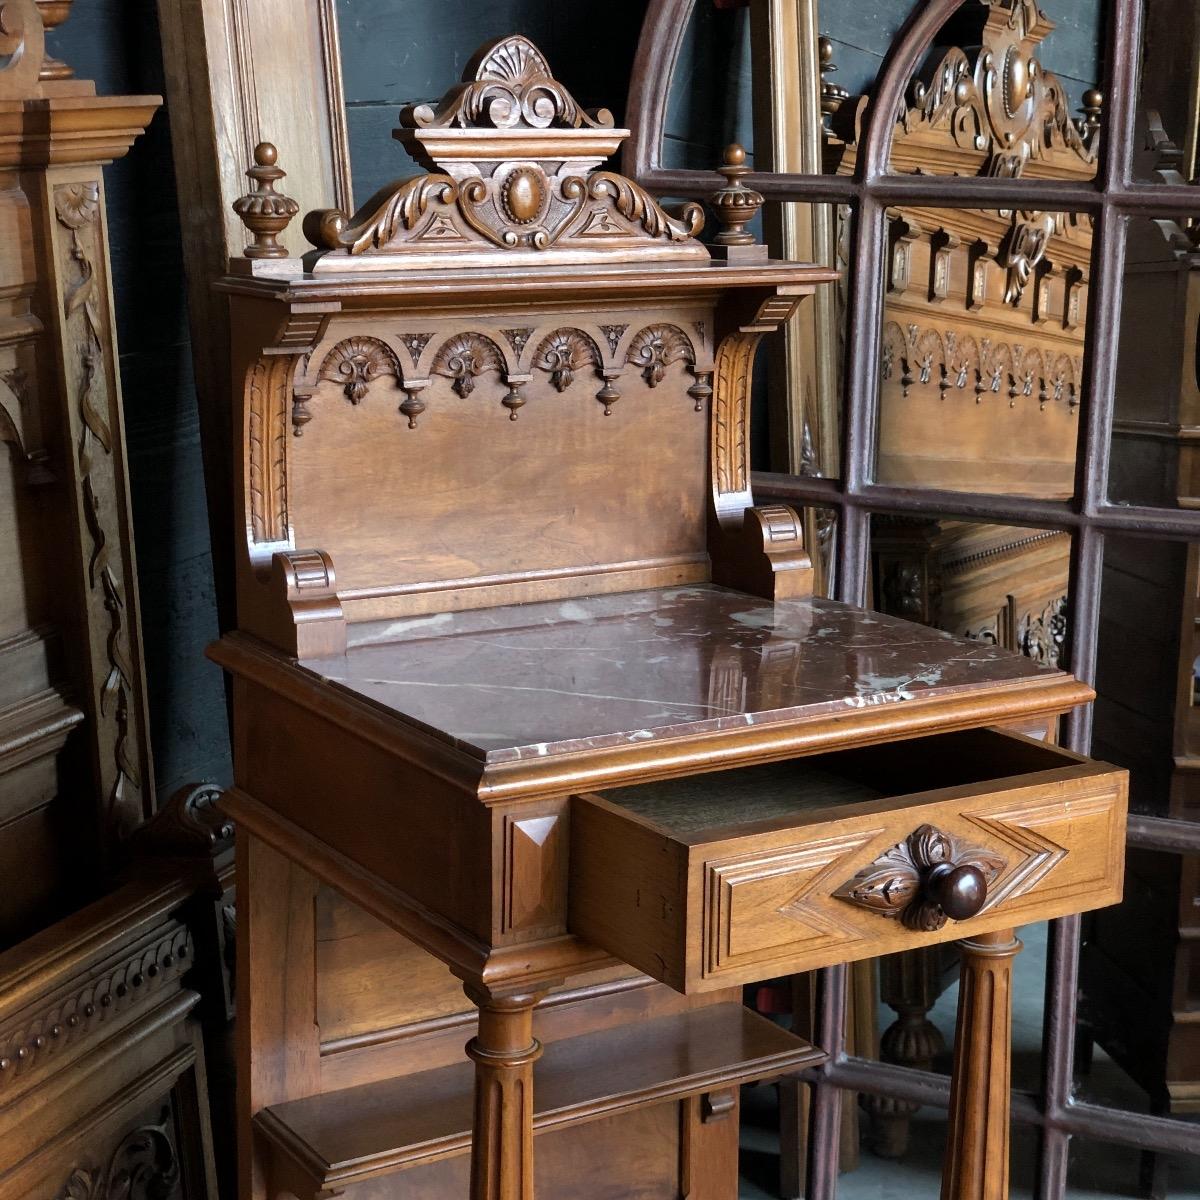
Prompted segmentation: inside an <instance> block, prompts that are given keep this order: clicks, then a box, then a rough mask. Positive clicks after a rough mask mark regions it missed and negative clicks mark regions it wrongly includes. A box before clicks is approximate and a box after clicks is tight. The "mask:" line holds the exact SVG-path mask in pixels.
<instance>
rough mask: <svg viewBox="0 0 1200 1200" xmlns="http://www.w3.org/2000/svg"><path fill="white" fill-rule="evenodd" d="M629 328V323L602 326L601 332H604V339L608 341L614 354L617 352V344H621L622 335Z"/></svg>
mask: <svg viewBox="0 0 1200 1200" xmlns="http://www.w3.org/2000/svg"><path fill="white" fill-rule="evenodd" d="M628 328H629V326H628V325H601V326H600V332H601V333H603V334H604V340H605V341H606V342H608V348H609V350H610V351H611V352H612V353H613V354H616V352H617V346H619V345H620V343H621V337H622V335H623V334H624V333H625V330H627V329H628Z"/></svg>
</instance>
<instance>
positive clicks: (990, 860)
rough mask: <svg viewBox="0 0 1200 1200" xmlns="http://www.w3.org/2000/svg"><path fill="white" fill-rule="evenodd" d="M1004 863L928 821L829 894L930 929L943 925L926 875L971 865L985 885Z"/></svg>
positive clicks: (912, 926) (943, 915)
mask: <svg viewBox="0 0 1200 1200" xmlns="http://www.w3.org/2000/svg"><path fill="white" fill-rule="evenodd" d="M1005 866H1006V862H1005V860H1004V859H1003V858H1001V857H1000V856H999V855H997V854H995V853H993V852H992V851H990V850H986V849H984V848H983V847H981V846H973V845H968V844H966V843H964V842H962V841H959V840H958V839H957V838H953V837H951V836H950V835H949V834H947V833H943V832H942V831H941V830H940V829H936V828H935V827H934V826H932V825H922V826H921V827H920V828H919V829H917V830H916V831H915V832H913V833H911V834H909V836H908V837H907V838H905V839H904V841H902V842H900V843H899V844H898V845H895V846H893V847H892V848H891V849H890V850H888V851H886V852H885V853H884V854H882V855H880V857H879V858H877V859H876V860H875V861H874V862H873V863H871V865H870V866H868V867H866V868H864V869H863V870H861V871H859V872H858V874H857V875H855V876H854V878H853V879H850V880H848V881H847V882H846V883H844V884H842V886H841V887H839V888H838V889H837V891H835V892H834V893H833V894H834V895H835V896H836V897H837V898H838V899H840V900H845V901H847V902H848V903H850V904H854V905H857V906H858V907H860V908H865V909H868V910H869V911H871V912H874V913H878V914H879V915H880V916H882V917H888V918H891V919H893V920H899V921H901V922H902V923H903V924H904V925H905V926H906V927H907V928H909V929H914V930H918V931H920V932H924V933H932V932H934V931H935V930H938V929H941V928H942V926H943V925H945V924H946V921H947V919H948V918H947V915H946V913H945V911H944V910H943V908H942V905H941V904H940V903H939V902H938V901H937V900H935V899H934V898H932V897H931V896H930V895H929V894H928V889H929V885H930V882H931V876H932V875H933V873H934V872H938V871H943V870H945V869H947V868H954V869H959V868H963V867H968V868H974V869H975V870H977V871H978V872H979V873H980V874H981V875H982V876H983V880H984V883H985V884H986V886H987V887H989V888H990V887H991V885H992V884H993V883H994V882H995V881H996V879H997V878H998V877H999V875H1000V872H1001V871H1003V870H1004V868H1005Z"/></svg>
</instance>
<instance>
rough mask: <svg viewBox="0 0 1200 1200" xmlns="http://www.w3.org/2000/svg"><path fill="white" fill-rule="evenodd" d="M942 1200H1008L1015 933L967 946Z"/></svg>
mask: <svg viewBox="0 0 1200 1200" xmlns="http://www.w3.org/2000/svg"><path fill="white" fill-rule="evenodd" d="M960 947H961V949H962V976H961V981H960V983H959V994H958V1025H957V1029H956V1032H955V1039H954V1077H953V1082H952V1084H951V1087H950V1128H949V1134H948V1145H947V1147H946V1160H945V1165H944V1167H943V1169H942V1200H1007V1197H1008V1158H1009V1128H1008V1127H1009V1085H1010V1076H1011V1065H1012V960H1013V959H1014V958H1015V957H1016V955H1017V953H1018V952H1019V951H1020V949H1021V943H1020V941H1018V940H1017V938H1016V936H1015V935H1014V933H1013V931H1012V930H1011V929H1001V930H998V931H997V932H995V933H985V934H980V935H979V937H977V938H973V939H968V940H964V941H962V942H961V943H960Z"/></svg>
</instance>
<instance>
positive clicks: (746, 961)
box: [704, 831, 873, 975]
mask: <svg viewBox="0 0 1200 1200" xmlns="http://www.w3.org/2000/svg"><path fill="white" fill-rule="evenodd" d="M872 833H873V831H865V832H863V833H860V834H857V835H854V836H851V837H845V838H835V839H831V840H826V841H820V842H817V843H815V844H812V845H803V846H798V847H795V848H793V849H788V848H783V849H781V850H779V851H772V852H770V853H768V854H765V855H764V854H761V853H758V854H752V855H747V856H741V857H739V858H733V859H726V860H718V861H716V862H709V863H706V864H705V868H704V869H705V877H706V878H705V892H706V896H707V904H706V908H707V914H708V916H707V924H706V942H707V956H706V959H707V961H706V974H709V975H715V974H717V973H718V972H720V971H722V970H724V969H729V968H737V967H744V966H749V965H753V966H754V967H755V968H757V969H760V970H761V971H762V972H763V973H764V974H766V973H767V972H768V970H769V967H768V964H769V963H770V962H771V961H772V959H773V958H778V959H779V960H780V961H786V960H787V959H789V958H791V957H793V956H794V955H796V954H803V953H809V952H812V953H820V952H821V950H822V949H826V950H828V948H830V947H833V946H843V945H849V944H851V943H853V942H856V941H858V940H860V939H861V938H862V936H863V935H862V934H861V933H860V932H858V931H857V930H856V929H855V928H854V926H853V925H852V924H851V923H850V922H849V921H847V920H845V919H844V918H843V917H842V915H841V914H840V913H839V912H838V911H837V909H835V908H832V907H827V906H824V905H822V904H821V903H820V902H819V901H820V898H821V896H822V895H823V893H824V892H825V891H829V890H831V885H832V883H834V882H835V880H834V876H836V875H837V874H838V872H839V871H842V870H844V869H845V865H846V863H847V860H848V859H849V858H850V856H851V855H854V854H855V853H856V852H857V851H859V850H861V849H862V847H863V846H864V845H865V844H866V843H867V842H869V841H870V840H871V838H872Z"/></svg>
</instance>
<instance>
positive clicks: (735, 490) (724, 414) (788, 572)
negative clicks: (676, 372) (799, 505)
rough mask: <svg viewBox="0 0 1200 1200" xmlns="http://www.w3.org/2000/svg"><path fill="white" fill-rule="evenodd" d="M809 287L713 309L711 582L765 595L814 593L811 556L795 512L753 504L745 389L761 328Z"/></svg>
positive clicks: (775, 324) (782, 317) (779, 320)
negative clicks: (715, 317) (715, 336)
mask: <svg viewBox="0 0 1200 1200" xmlns="http://www.w3.org/2000/svg"><path fill="white" fill-rule="evenodd" d="M807 294H808V290H807V289H803V290H797V291H789V290H785V289H774V288H773V289H771V290H770V291H768V292H765V293H764V292H758V293H754V294H751V295H749V296H745V295H743V296H738V297H737V298H735V299H732V300H731V301H729V302H728V303H727V304H726V305H725V307H723V308H722V309H721V311H720V312H719V314H718V336H719V341H718V343H717V352H716V362H715V370H714V374H713V407H712V411H713V416H712V427H711V432H710V456H709V462H710V473H711V479H710V484H711V489H712V504H711V507H710V510H709V530H708V551H709V557H710V559H711V560H712V578H713V582H714V583H719V584H723V585H725V586H727V587H736V588H738V589H739V590H741V591H745V592H750V593H752V594H753V595H756V596H762V597H763V598H764V599H767V600H794V599H799V598H802V597H805V596H811V595H812V589H813V570H812V561H811V559H810V558H809V556H808V553H807V551H806V550H805V546H804V531H803V526H802V524H801V522H800V518H799V517H798V516H797V514H796V513H795V512H793V511H792V509H790V508H788V507H787V506H786V505H783V504H771V505H765V506H763V507H761V508H756V507H755V505H754V497H753V495H752V493H751V490H750V390H751V383H752V380H753V374H754V355H755V352H756V351H757V349H758V343H759V340H760V339H761V338H762V336H763V334H764V333H770V332H772V331H774V330H776V329H778V328H779V327H780V326H781V325H782V324H783V323H784V322H785V321H786V320H787V319H788V318H789V317H790V316H791V315H792V313H793V311H795V308H796V306H797V305H798V304H799V303H800V301H801V300H802V299H803V298H804V296H805V295H807Z"/></svg>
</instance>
